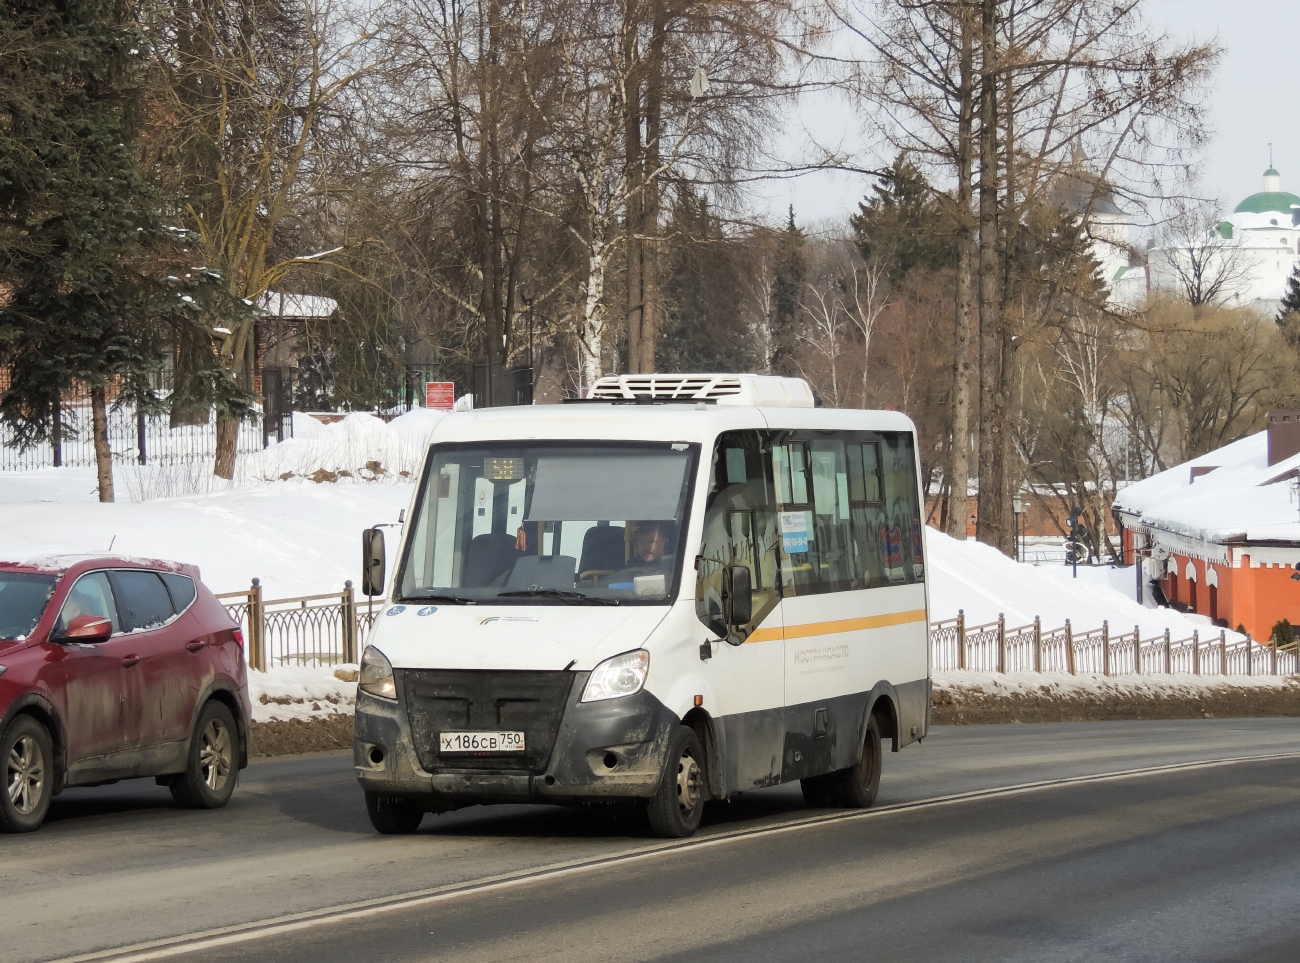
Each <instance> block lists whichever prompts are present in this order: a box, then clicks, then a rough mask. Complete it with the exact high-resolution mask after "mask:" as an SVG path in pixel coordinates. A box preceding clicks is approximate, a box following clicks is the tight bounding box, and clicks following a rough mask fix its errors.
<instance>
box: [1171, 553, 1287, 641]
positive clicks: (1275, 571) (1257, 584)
mask: <svg viewBox="0 0 1300 963" xmlns="http://www.w3.org/2000/svg"><path fill="white" fill-rule="evenodd" d="M1170 558H1172V559H1175V560H1176V561H1177V563H1178V575H1177V576H1174V575H1166V576H1165V577H1164V578H1163V579H1161V580H1160V581H1161V588H1163V589H1164V592H1165V595H1166V596H1167V597H1169V599H1170V601H1174V602H1179V603H1181V604H1183V605H1188V604H1189V603H1190V602H1191V601H1192V593H1191V583H1190V582H1189V581H1188V580H1187V579H1186V578H1185V577H1184V573H1185V572H1186V571H1187V563H1188V561H1191V563H1192V565H1193V566H1194V567H1195V569H1196V608H1195V611H1196V613H1197V614H1198V615H1204V616H1206V617H1207V618H1209V617H1211V615H1210V586H1209V585H1208V584H1206V581H1205V576H1206V571H1207V567H1212V568H1213V569H1214V570H1215V571H1216V572H1217V573H1218V576H1219V587H1218V618H1220V619H1223V620H1224V621H1226V622H1227V623H1228V627H1229V628H1232V629H1235V628H1236V627H1237V626H1238V625H1240V626H1242V627H1243V628H1245V630H1246V631H1247V632H1249V633H1250V636H1251V638H1253V639H1256V640H1259V641H1264V640H1267V639H1268V637H1269V636H1270V635H1272V634H1273V626H1274V625H1275V624H1277V622H1279V621H1280V620H1282V619H1287V620H1289V621H1290V622H1291V623H1292V624H1293V625H1296V624H1300V582H1295V581H1292V579H1291V573H1292V571H1293V569H1291V568H1290V567H1289V566H1285V565H1276V566H1273V567H1272V568H1266V567H1263V566H1261V567H1260V568H1251V567H1250V560H1249V556H1245V557H1243V558H1242V560H1241V566H1240V567H1239V568H1230V567H1228V566H1226V565H1216V564H1212V563H1206V562H1204V561H1201V560H1200V559H1188V558H1187V557H1186V556H1183V555H1170Z"/></svg>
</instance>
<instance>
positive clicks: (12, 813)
mask: <svg viewBox="0 0 1300 963" xmlns="http://www.w3.org/2000/svg"><path fill="white" fill-rule="evenodd" d="M0 760H3V766H4V769H3V772H4V787H3V792H2V793H0V829H2V830H4V831H5V832H7V833H30V832H31V831H32V830H34V829H36V828H38V827H39V826H40V825H41V823H43V822H44V821H45V814H46V813H47V812H49V811H50V796H51V788H52V786H53V779H54V765H53V763H54V744H53V742H52V741H51V740H50V734H49V732H48V731H47V730H46V728H45V727H44V726H43V725H41V724H40V723H39V722H37V721H36V720H35V719H33V718H32V717H31V716H27V715H20V716H18V717H16V718H15V719H14V721H13V722H11V723H10V724H9V728H8V729H6V730H5V733H4V736H3V738H0Z"/></svg>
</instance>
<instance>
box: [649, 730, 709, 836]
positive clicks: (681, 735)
mask: <svg viewBox="0 0 1300 963" xmlns="http://www.w3.org/2000/svg"><path fill="white" fill-rule="evenodd" d="M704 765H705V763H704V749H703V747H702V746H701V745H700V739H699V736H697V735H696V734H695V730H694V729H692V728H690V726H678V727H677V731H676V732H675V733H673V737H672V740H671V741H670V742H669V744H668V760H667V763H666V764H665V766H664V774H663V778H662V779H661V780H660V782H659V789H658V790H657V791H656V792H655V794H654V795H653V796H651V797H650V799H649V801H648V802H647V803H646V816H647V817H648V818H649V820H650V830H651V832H653V833H654V834H655V835H656V836H664V837H667V838H669V839H684V838H685V837H687V836H690V835H691V834H693V833H694V832H695V830H697V829H699V828H700V818H701V817H702V816H703V815H704V797H705V787H706V786H707V785H708V781H707V779H706V778H705V775H706V774H705V771H704Z"/></svg>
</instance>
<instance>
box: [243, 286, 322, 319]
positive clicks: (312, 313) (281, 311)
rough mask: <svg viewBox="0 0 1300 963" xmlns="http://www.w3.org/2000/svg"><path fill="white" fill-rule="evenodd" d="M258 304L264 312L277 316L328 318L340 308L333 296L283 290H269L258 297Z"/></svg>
mask: <svg viewBox="0 0 1300 963" xmlns="http://www.w3.org/2000/svg"><path fill="white" fill-rule="evenodd" d="M257 306H258V308H259V309H260V310H261V311H262V313H263V314H267V315H270V316H271V317H277V318H328V317H329V316H330V315H332V314H333V313H334V312H335V311H337V310H338V309H339V304H338V302H337V301H335V300H334V299H333V298H323V297H320V296H319V295H316V294H285V293H284V292H282V291H267V292H266V293H265V294H263V295H262V296H261V297H260V298H258V299H257Z"/></svg>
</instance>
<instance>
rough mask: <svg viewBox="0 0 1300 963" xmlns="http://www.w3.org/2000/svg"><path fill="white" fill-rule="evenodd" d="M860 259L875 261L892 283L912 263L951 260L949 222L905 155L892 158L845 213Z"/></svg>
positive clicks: (953, 248) (938, 263)
mask: <svg viewBox="0 0 1300 963" xmlns="http://www.w3.org/2000/svg"><path fill="white" fill-rule="evenodd" d="M849 223H850V225H851V226H852V228H853V233H854V239H855V240H856V241H857V245H858V250H859V251H860V252H861V253H862V259H863V260H864V261H866V262H867V263H872V262H873V261H875V262H876V263H879V264H880V265H881V266H882V267H883V268H884V270H885V276H886V277H887V278H888V279H889V281H890V283H891V284H892V285H897V284H898V283H899V282H900V281H901V280H902V279H903V278H904V277H905V276H906V275H907V274H908V272H910V271H911V270H912V269H913V268H916V267H927V268H943V267H952V266H955V265H956V261H957V252H956V245H955V231H954V229H953V227H954V226H953V225H951V224H949V223H947V219H946V218H945V217H944V214H943V210H942V208H941V207H940V205H939V203H938V201H937V200H936V198H935V193H934V191H933V189H932V188H931V187H930V185H929V184H928V183H927V182H926V179H925V178H924V177H923V176H922V175H921V172H920V171H918V170H917V169H916V167H915V166H914V165H913V164H912V163H911V162H910V161H908V160H907V157H906V155H904V154H899V155H898V156H897V157H895V158H894V163H893V164H892V165H891V166H890V169H889V172H888V173H887V174H885V175H883V176H881V177H880V178H879V179H878V181H877V183H876V184H875V185H874V186H873V187H872V195H871V196H870V197H868V198H867V199H866V200H864V201H862V202H861V203H860V204H859V205H858V213H856V214H854V215H853V216H852V217H850V218H849Z"/></svg>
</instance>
